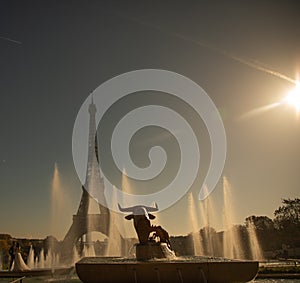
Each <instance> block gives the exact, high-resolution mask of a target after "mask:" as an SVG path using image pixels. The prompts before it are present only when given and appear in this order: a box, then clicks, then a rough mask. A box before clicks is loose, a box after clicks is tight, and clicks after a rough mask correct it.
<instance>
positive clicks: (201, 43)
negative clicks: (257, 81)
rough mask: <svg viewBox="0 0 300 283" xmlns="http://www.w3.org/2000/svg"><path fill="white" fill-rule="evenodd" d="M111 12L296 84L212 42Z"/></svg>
mask: <svg viewBox="0 0 300 283" xmlns="http://www.w3.org/2000/svg"><path fill="white" fill-rule="evenodd" d="M112 14H114V15H116V16H118V17H121V18H123V19H126V20H129V21H132V22H136V23H138V24H141V25H144V26H146V27H150V28H153V29H156V30H158V31H160V32H162V33H167V34H169V35H170V36H173V37H177V38H180V39H182V40H185V41H187V42H190V43H193V44H195V45H198V46H201V47H204V48H207V49H210V50H212V51H215V52H217V53H219V54H222V55H224V56H226V57H227V58H230V59H232V60H234V61H236V62H239V63H241V64H244V65H247V66H249V67H251V68H254V69H256V70H258V71H261V72H264V73H267V74H270V75H272V76H275V77H278V78H280V79H283V80H286V81H288V82H291V83H293V84H298V81H297V80H295V79H293V78H290V77H288V76H286V75H285V74H282V73H280V72H278V71H276V70H272V69H271V68H269V67H267V66H265V65H263V64H262V63H260V62H258V61H255V60H251V59H246V58H244V57H241V56H238V55H236V54H234V53H232V52H229V51H226V50H224V49H220V48H217V47H215V46H213V45H212V44H209V43H206V42H203V41H198V40H195V39H193V38H191V37H189V36H185V35H182V34H180V33H176V32H171V31H168V30H166V29H163V28H161V27H160V26H157V25H154V24H151V23H148V22H144V21H141V20H139V19H137V18H133V17H128V16H126V15H124V14H121V13H120V12H118V13H116V12H113V13H112Z"/></svg>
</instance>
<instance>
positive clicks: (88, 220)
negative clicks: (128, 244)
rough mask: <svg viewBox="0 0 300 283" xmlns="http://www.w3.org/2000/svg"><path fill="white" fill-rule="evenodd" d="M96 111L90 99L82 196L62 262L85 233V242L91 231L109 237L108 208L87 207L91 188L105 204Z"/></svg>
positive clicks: (64, 243)
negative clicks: (96, 191)
mask: <svg viewBox="0 0 300 283" xmlns="http://www.w3.org/2000/svg"><path fill="white" fill-rule="evenodd" d="M96 111H97V109H96V105H95V104H94V102H93V99H92V101H91V104H90V105H89V115H90V120H89V144H88V162H87V173H86V180H85V184H84V185H83V186H82V196H81V201H80V205H79V208H78V211H77V213H76V215H73V223H72V225H71V227H70V229H69V230H68V232H67V234H66V235H65V238H64V240H63V242H62V249H61V260H62V261H63V262H67V261H69V259H70V258H72V257H73V248H74V246H75V245H76V243H77V242H78V241H79V240H80V239H81V240H82V239H83V236H84V235H86V242H91V238H90V235H91V234H90V233H91V232H100V233H102V234H104V235H106V236H107V237H109V225H110V211H109V209H108V208H107V207H106V206H104V205H102V204H100V203H99V204H97V205H98V208H99V213H98V214H91V213H89V207H90V205H91V203H92V202H96V201H95V199H93V198H92V197H91V196H90V195H89V193H88V191H92V190H93V189H96V190H99V191H100V194H101V197H103V202H102V203H104V204H105V196H104V181H103V178H102V177H101V173H100V168H99V155H98V147H97V133H96V120H95V116H96ZM94 206H95V203H94ZM87 244H88V243H87Z"/></svg>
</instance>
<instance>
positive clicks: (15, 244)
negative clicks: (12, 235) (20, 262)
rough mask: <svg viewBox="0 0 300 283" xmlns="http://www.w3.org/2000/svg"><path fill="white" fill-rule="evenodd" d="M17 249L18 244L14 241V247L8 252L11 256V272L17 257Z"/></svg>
mask: <svg viewBox="0 0 300 283" xmlns="http://www.w3.org/2000/svg"><path fill="white" fill-rule="evenodd" d="M16 248H17V243H16V242H15V241H13V242H12V246H11V247H10V248H9V250H8V253H9V255H10V262H9V270H11V268H12V265H13V262H14V260H15V257H16Z"/></svg>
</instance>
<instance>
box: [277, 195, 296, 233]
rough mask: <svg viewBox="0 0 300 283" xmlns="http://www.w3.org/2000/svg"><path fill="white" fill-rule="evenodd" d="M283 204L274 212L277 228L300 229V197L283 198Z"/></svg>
mask: <svg viewBox="0 0 300 283" xmlns="http://www.w3.org/2000/svg"><path fill="white" fill-rule="evenodd" d="M282 203H283V205H282V206H280V207H279V208H278V209H276V210H275V212H274V216H275V218H274V222H275V225H276V228H278V229H287V230H290V229H292V230H295V229H296V230H297V229H300V199H299V198H295V199H283V200H282Z"/></svg>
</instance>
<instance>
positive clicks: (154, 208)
mask: <svg viewBox="0 0 300 283" xmlns="http://www.w3.org/2000/svg"><path fill="white" fill-rule="evenodd" d="M154 205H155V207H153V206H145V208H146V210H147V211H149V212H154V211H158V206H157V203H156V202H155V203H154Z"/></svg>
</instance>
